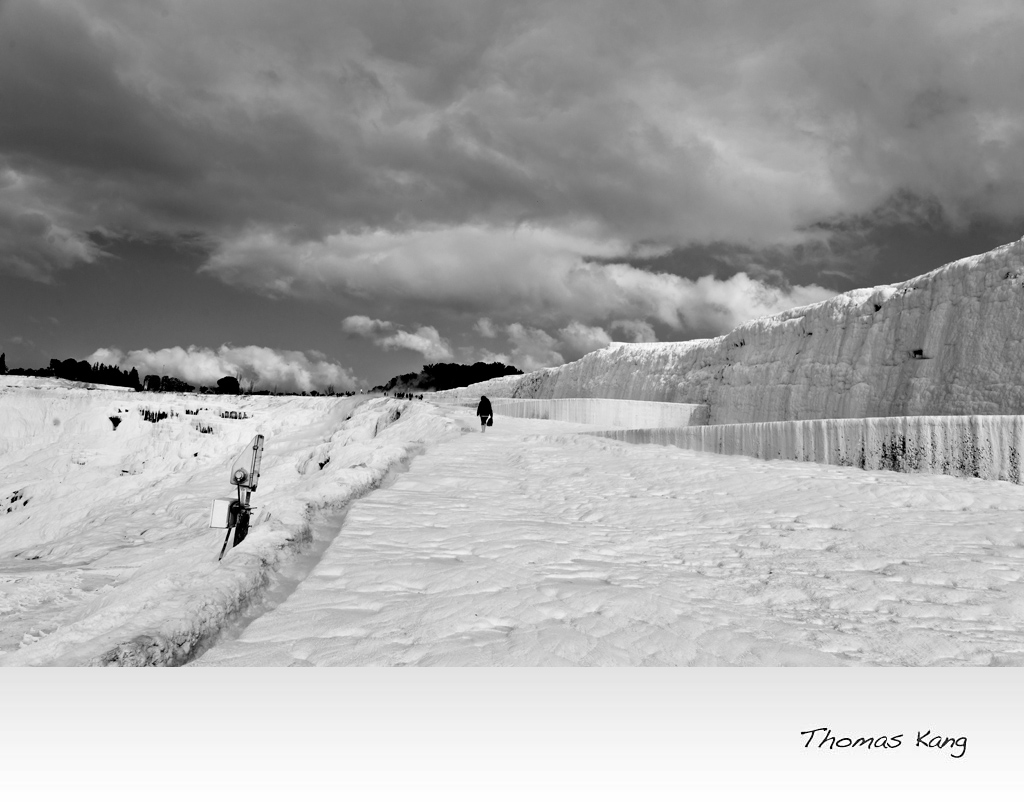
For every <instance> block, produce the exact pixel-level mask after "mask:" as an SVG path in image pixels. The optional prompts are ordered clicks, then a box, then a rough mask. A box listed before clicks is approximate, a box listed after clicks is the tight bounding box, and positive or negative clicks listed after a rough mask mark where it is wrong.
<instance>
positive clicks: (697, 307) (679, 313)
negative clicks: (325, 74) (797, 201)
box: [203, 224, 835, 334]
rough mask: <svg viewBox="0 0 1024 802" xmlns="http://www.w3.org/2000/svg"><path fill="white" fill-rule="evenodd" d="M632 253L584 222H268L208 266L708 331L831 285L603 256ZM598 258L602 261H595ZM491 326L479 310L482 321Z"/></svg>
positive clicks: (562, 319)
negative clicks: (366, 227) (340, 228)
mask: <svg viewBox="0 0 1024 802" xmlns="http://www.w3.org/2000/svg"><path fill="white" fill-rule="evenodd" d="M629 251H630V248H629V246H628V245H627V244H626V243H624V242H621V241H618V240H612V239H603V238H600V237H597V236H595V235H594V234H593V233H592V232H591V231H590V230H589V229H588V228H587V227H585V226H577V227H576V228H575V229H574V230H573V231H565V230H559V229H552V228H539V227H535V226H526V225H524V226H519V227H517V228H500V227H493V226H486V225H469V224H466V225H460V226H455V227H452V228H437V229H422V230H409V231H404V232H389V231H382V230H377V231H372V232H360V233H354V234H350V233H346V232H341V233H338V234H336V235H333V236H330V237H326V238H324V239H323V240H319V241H316V242H307V243H300V244H293V243H291V242H290V241H289V240H288V239H287V238H285V237H283V236H280V235H278V234H277V233H275V232H274V231H273V230H270V229H266V228H264V229H253V230H250V231H249V232H247V233H245V234H243V235H241V236H239V237H237V238H235V239H232V240H229V241H226V242H224V243H223V244H222V245H221V247H220V248H219V249H218V250H217V251H216V252H215V253H214V254H213V255H212V256H211V258H210V260H209V261H208V263H207V264H206V266H205V267H204V268H203V269H204V270H205V271H207V272H210V273H213V274H215V275H218V276H220V277H221V278H222V279H224V280H225V281H228V282H230V283H242V284H248V285H250V286H253V287H256V288H259V289H262V290H264V291H266V292H270V293H281V292H287V293H289V294H293V295H301V296H308V297H313V296H315V297H318V298H320V297H323V294H324V291H325V288H330V287H333V288H334V291H335V292H338V293H341V294H346V295H355V296H360V297H373V298H376V299H378V300H381V301H390V302H394V303H407V304H415V305H430V306H436V307H442V308H448V309H453V310H459V311H464V310H466V309H470V310H475V311H477V312H479V313H483V314H484V315H490V314H491V313H492V310H494V309H496V308H499V309H501V311H502V314H503V315H504V316H506V318H511V319H513V320H517V321H526V322H528V323H529V324H531V325H538V324H539V325H546V324H550V323H554V324H555V325H567V323H568V322H569V321H572V320H576V321H585V322H587V324H588V325H590V324H593V323H595V322H599V321H604V320H610V319H618V318H625V319H636V320H643V319H654V320H657V321H660V322H662V323H664V324H666V325H668V326H671V327H672V328H674V329H677V330H680V331H682V330H685V329H691V330H692V329H694V328H698V329H701V330H702V332H701V333H703V334H709V333H714V334H721V333H724V332H726V331H728V330H729V329H731V328H733V327H734V326H736V325H737V324H739V323H742V322H744V321H746V320H748V319H750V318H751V317H758V316H761V315H765V314H773V313H775V312H780V311H783V310H785V309H790V308H792V307H794V306H798V305H801V304H807V303H812V302H815V301H820V300H824V299H825V298H828V297H831V296H832V295H834V294H835V293H834V292H832V291H829V290H825V289H823V288H821V287H818V286H815V285H808V286H794V287H792V289H789V290H781V289H777V288H772V287H770V286H768V285H766V284H763V283H761V282H759V281H756V280H754V279H751V278H749V277H748V276H746V275H745V274H739V275H736V276H733V277H731V278H730V279H728V280H725V281H719V280H717V279H715V278H713V277H710V276H707V277H704V278H701V279H699V280H697V281H691V280H689V279H685V278H680V277H679V276H675V275H672V274H668V273H651V272H648V271H646V270H642V269H639V268H637V267H634V266H632V265H630V264H626V263H608V260H614V259H616V258H617V257H623V258H624V257H625V256H626V255H627V254H628V253H629ZM596 258H599V259H601V260H602V261H591V260H592V259H596ZM356 319H357V320H358V321H359V322H358V323H351V324H350V325H351V326H353V327H362V328H366V329H367V330H369V329H374V330H376V329H375V328H374V327H376V328H379V327H380V326H381V325H382V324H383V321H373V320H371V319H370V318H365V317H363V316H358V317H357V318H350V319H349V320H356ZM484 319H486V320H487V321H488V323H490V318H489V317H485V318H484ZM486 325H487V324H484V323H481V321H480V320H478V322H477V331H478V332H480V333H482V332H483V331H486ZM492 328H493V325H492ZM353 330H355V329H353Z"/></svg>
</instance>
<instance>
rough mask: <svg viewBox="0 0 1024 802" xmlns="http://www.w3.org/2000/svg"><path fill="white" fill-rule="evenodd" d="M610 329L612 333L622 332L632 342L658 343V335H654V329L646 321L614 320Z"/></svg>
mask: <svg viewBox="0 0 1024 802" xmlns="http://www.w3.org/2000/svg"><path fill="white" fill-rule="evenodd" d="M610 328H611V329H612V331H621V332H622V333H623V334H624V335H625V337H626V339H627V340H628V341H630V342H634V343H656V342H658V335H657V334H655V333H654V327H653V326H652V325H651V324H650V323H648V322H647V321H645V320H613V321H612V323H611V326H610Z"/></svg>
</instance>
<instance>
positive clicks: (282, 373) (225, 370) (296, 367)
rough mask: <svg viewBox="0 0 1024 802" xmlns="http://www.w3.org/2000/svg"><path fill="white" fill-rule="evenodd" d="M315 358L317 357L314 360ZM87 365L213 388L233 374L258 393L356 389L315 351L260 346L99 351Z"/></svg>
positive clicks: (349, 378)
mask: <svg viewBox="0 0 1024 802" xmlns="http://www.w3.org/2000/svg"><path fill="white" fill-rule="evenodd" d="M311 357H312V358H311ZM86 361H87V362H90V363H94V362H101V363H103V364H107V365H117V366H118V367H121V368H123V369H126V370H128V369H131V368H136V369H137V370H138V371H139V374H140V376H146V375H148V374H151V373H155V374H159V375H162V376H164V375H166V376H176V377H177V378H179V379H184V380H185V381H187V382H188V383H190V384H194V385H197V386H202V385H205V386H207V387H213V386H215V385H216V384H217V380H218V379H221V378H223V377H224V376H234V377H236V378H237V379H238V380H239V382H241V384H242V385H243V386H244V385H246V384H247V383H249V382H253V383H254V384H255V386H256V389H264V390H275V389H276V390H279V391H282V392H295V391H299V392H301V391H306V392H308V391H311V390H320V391H322V390H326V389H327V387H328V386H330V385H334V388H335V390H336V391H337V392H341V391H348V390H355V389H356V388H357V381H356V379H355V378H354V377H353V376H352V375H351V374H350V373H349V372H348V371H347V370H345V368H343V367H342V366H341V365H338V364H336V363H333V362H329V361H327V360H325V359H324V358H323V354H320V353H319V352H316V351H311V352H302V351H286V350H275V349H273V348H264V347H261V346H257V345H247V346H241V347H236V346H231V345H222V346H221V347H220V348H218V349H217V350H216V351H214V350H213V349H210V348H199V347H197V346H194V345H190V346H189V347H188V348H187V349H186V348H181V347H180V346H175V347H173V348H161V349H159V350H156V351H151V350H149V349H139V350H135V351H128V352H127V353H125V352H123V351H121V350H120V349H117V348H100V349H98V350H96V351H94V352H93V353H92V354H91V355H90V356H89V357H87V358H86Z"/></svg>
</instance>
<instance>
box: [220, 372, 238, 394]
mask: <svg viewBox="0 0 1024 802" xmlns="http://www.w3.org/2000/svg"><path fill="white" fill-rule="evenodd" d="M241 391H242V388H241V387H239V385H238V379H236V378H235V377H234V376H225V377H224V378H223V379H217V392H218V393H220V394H221V395H238V394H239V393H240V392H241Z"/></svg>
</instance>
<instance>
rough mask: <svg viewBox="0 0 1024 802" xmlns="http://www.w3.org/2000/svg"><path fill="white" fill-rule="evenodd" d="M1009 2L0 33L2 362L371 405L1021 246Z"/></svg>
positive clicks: (676, 6)
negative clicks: (87, 367) (465, 372)
mask: <svg viewBox="0 0 1024 802" xmlns="http://www.w3.org/2000/svg"><path fill="white" fill-rule="evenodd" d="M1022 41H1024V3H1021V2H1020V0H975V2H971V3H964V2H943V0H920V1H919V2H918V1H913V0H903V1H901V0H886V1H885V2H881V1H880V2H871V1H870V0H860V1H858V2H851V1H850V0H843V1H841V2H823V1H822V0H746V1H744V2H734V1H732V0H702V1H699V0H695V1H693V2H685V1H680V2H672V1H671V0H629V2H622V0H607V2H600V1H595V2H582V1H581V2H576V0H549V1H548V2H529V1H527V2H511V1H510V0H415V2H413V0H365V1H364V0H290V2H284V0H52V1H51V0H0V351H6V353H7V363H8V365H9V366H12V367H14V366H20V367H39V366H42V365H45V364H47V362H48V360H49V359H50V358H51V357H60V358H66V357H74V358H76V359H89V360H90V361H104V362H108V363H113V362H117V363H119V364H122V365H125V366H127V365H135V366H137V367H139V368H140V370H141V371H144V372H168V373H174V374H176V375H178V376H181V377H182V378H186V379H188V380H191V381H194V382H196V383H213V382H215V381H216V379H217V378H219V377H220V376H222V375H225V374H226V373H233V374H236V375H240V376H241V377H242V378H248V379H259V380H261V381H262V382H263V383H264V384H265V385H270V384H273V385H277V386H279V387H281V388H284V387H297V388H299V389H311V388H313V387H321V388H322V387H325V386H326V385H327V384H334V385H335V386H336V388H337V389H342V388H349V387H354V386H356V385H357V384H366V385H372V384H377V383H381V382H383V381H385V380H386V379H387V378H389V377H390V376H392V375H394V374H396V373H400V372H406V371H411V370H418V369H419V368H420V367H421V366H422V365H423V364H425V363H429V362H438V361H459V362H473V361H477V360H483V361H492V360H499V361H503V362H506V363H512V364H515V365H517V366H518V367H520V368H522V369H524V370H531V369H535V368H538V367H542V366H547V365H557V364H561V363H562V362H566V361H571V360H573V359H577V358H579V357H580V356H581V355H582V354H584V353H586V352H587V351H589V350H592V349H594V348H597V347H601V346H603V345H604V344H607V343H608V342H609V341H643V340H647V341H651V340H661V341H668V340H682V339H691V338H693V337H705V336H711V335H717V334H721V333H724V332H726V331H728V330H729V329H730V328H732V327H733V326H735V325H737V324H739V323H741V322H743V321H744V320H747V319H750V318H752V317H757V316H760V315H764V314H771V313H774V312H778V311H781V310H783V309H787V308H790V307H793V306H797V305H803V304H807V303H812V302H815V301H818V300H822V299H824V298H827V297H829V296H831V295H833V294H835V293H836V292H842V291H845V290H849V289H853V288H855V287H862V286H873V285H876V284H882V283H891V282H894V281H901V280H904V279H907V278H911V277H913V276H916V275H920V274H921V273H924V272H927V271H929V270H932V269H934V268H936V267H938V266H940V265H942V264H943V263H945V262H948V261H951V260H953V259H956V258H960V257H962V256H966V255H969V254H972V253H978V252H982V251H985V250H988V249H990V248H992V247H995V246H997V245H1000V244H1003V243H1005V242H1009V241H1011V240H1014V239H1019V238H1020V237H1021V236H1022V235H1024V95H1022V94H1021V87H1022V86H1024V47H1021V42H1022Z"/></svg>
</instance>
